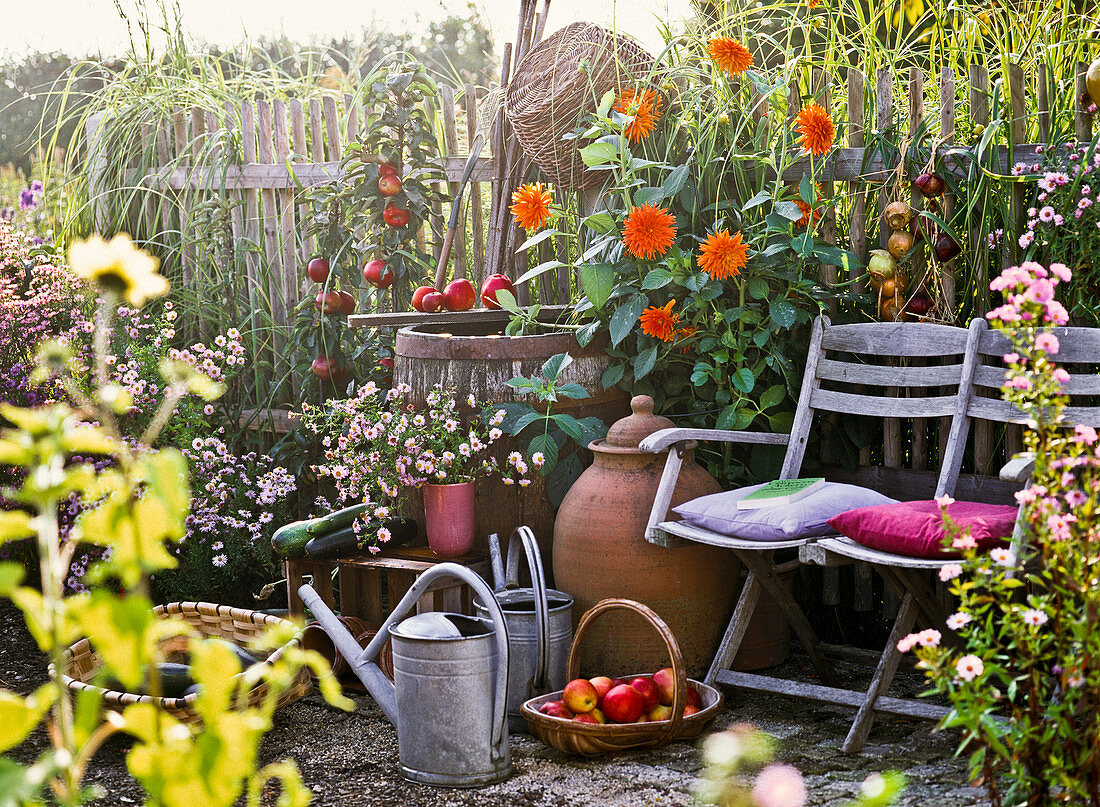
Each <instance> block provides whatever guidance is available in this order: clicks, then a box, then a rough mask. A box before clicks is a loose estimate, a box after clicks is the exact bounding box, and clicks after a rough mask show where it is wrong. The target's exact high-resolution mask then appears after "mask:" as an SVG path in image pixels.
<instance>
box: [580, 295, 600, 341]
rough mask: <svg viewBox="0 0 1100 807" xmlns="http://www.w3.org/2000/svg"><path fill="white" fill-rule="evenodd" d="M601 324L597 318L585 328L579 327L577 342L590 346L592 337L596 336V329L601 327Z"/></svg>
mask: <svg viewBox="0 0 1100 807" xmlns="http://www.w3.org/2000/svg"><path fill="white" fill-rule="evenodd" d="M590 302H591V301H590ZM600 324H601V323H600V321H599V320H598V319H597V320H593V321H592V322H589V323H588V324H587V325H585V326H584V327H583V328H579V329H577V344H578V345H580V346H581V347H588V343H589V342H591V341H592V337H593V336H595V335H596V331H598V330H599V329H600Z"/></svg>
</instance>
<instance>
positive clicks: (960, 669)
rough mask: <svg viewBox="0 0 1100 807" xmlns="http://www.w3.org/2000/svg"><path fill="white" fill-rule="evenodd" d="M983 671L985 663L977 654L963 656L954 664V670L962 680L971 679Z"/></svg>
mask: <svg viewBox="0 0 1100 807" xmlns="http://www.w3.org/2000/svg"><path fill="white" fill-rule="evenodd" d="M984 671H985V665H984V664H983V663H982V660H981V659H980V658H978V657H977V656H973V655H971V656H963V657H962V658H961V659H959V660H958V662H956V664H955V672H956V673H957V674H958V677H959V678H961V679H962V680H964V681H973V680H974V679H975V678H977V677H978V676H979V675H981V674H982V672H984Z"/></svg>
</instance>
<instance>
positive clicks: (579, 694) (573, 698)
mask: <svg viewBox="0 0 1100 807" xmlns="http://www.w3.org/2000/svg"><path fill="white" fill-rule="evenodd" d="M561 695H562V698H561V699H562V701H563V702H564V703H565V707H566V708H567V709H569V711H571V712H573V713H574V714H580V713H582V712H591V711H592V710H593V709H595V708H596V701H597V700H599V698H598V696H597V695H596V687H594V686H592V682H590V681H589V680H588V679H587V678H574V679H573V680H572V681H570V682H569V683H568V684H566V685H565V689H564V691H562V693H561Z"/></svg>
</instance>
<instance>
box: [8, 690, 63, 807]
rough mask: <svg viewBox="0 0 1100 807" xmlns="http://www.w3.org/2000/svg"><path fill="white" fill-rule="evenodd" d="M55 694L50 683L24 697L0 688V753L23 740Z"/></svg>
mask: <svg viewBox="0 0 1100 807" xmlns="http://www.w3.org/2000/svg"><path fill="white" fill-rule="evenodd" d="M56 696H57V689H56V688H55V687H54V686H53V685H52V684H43V685H42V686H40V687H39V688H38V689H37V690H35V691H34V693H33V694H31V695H29V696H28V697H26V698H24V697H22V696H20V695H16V694H15V693H14V692H8V691H6V690H0V753H6V752H7V751H9V750H11V749H12V748H15V746H17V745H19V743H21V742H23V739H24V738H25V737H26V736H27V735H28V734H30V733H31V730H32V729H33V728H34V727H35V726H37V725H38V723H39V721H41V720H42V716H43V715H45V714H46V712H47V711H48V710H49V708H50V707H51V706H52V705H53V701H54V698H55V697H56ZM0 801H2V799H0Z"/></svg>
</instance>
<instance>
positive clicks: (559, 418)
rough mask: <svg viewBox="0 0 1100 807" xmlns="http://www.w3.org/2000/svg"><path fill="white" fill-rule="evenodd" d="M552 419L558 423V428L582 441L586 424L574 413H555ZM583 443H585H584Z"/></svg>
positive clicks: (574, 438) (577, 440) (578, 441)
mask: <svg viewBox="0 0 1100 807" xmlns="http://www.w3.org/2000/svg"><path fill="white" fill-rule="evenodd" d="M550 419H551V420H553V421H554V423H556V424H557V425H558V428H559V429H561V430H562V431H563V432H565V433H566V434H568V435H569V436H570V437H571V438H572V439H573V440H574V441H576V442H577V443H580V442H581V440H583V439H584V426H582V425H581V422H580V421H579V420H577V419H576V418H575V417H573V416H572V415H564V414H555V415H551V416H550ZM582 445H583V444H582Z"/></svg>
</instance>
